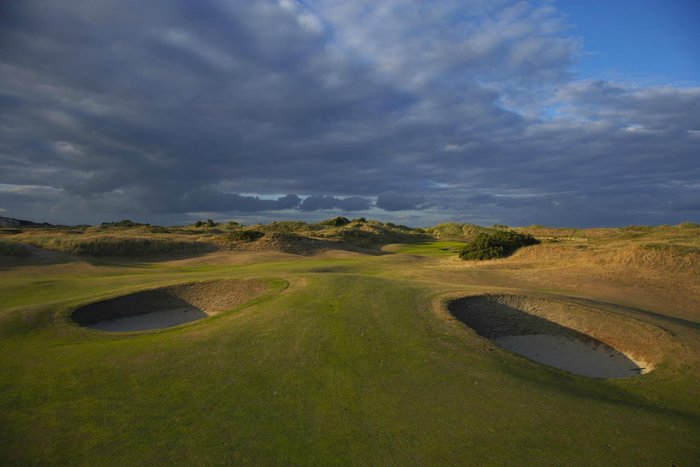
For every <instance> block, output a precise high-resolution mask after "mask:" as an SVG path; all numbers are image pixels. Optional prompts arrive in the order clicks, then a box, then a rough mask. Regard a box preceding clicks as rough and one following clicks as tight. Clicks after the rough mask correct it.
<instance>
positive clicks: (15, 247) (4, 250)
mask: <svg viewBox="0 0 700 467" xmlns="http://www.w3.org/2000/svg"><path fill="white" fill-rule="evenodd" d="M29 255H31V252H30V251H29V248H27V247H26V246H24V245H21V244H19V243H14V242H6V241H3V240H0V256H15V257H25V256H29Z"/></svg>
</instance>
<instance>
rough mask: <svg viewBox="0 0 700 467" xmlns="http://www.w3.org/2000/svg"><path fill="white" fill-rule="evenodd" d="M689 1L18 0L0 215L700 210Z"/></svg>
mask: <svg viewBox="0 0 700 467" xmlns="http://www.w3.org/2000/svg"><path fill="white" fill-rule="evenodd" d="M699 43H700V3H698V2H696V1H694V0H672V1H671V0H666V1H660V0H635V1H631V0H616V1H604V0H559V1H555V0H551V1H545V0H531V1H528V0H524V1H513V0H426V1H417V0H386V1H384V0H353V1H337V0H305V1H293V0H279V1H277V0H275V1H273V0H260V1H255V2H251V1H242V0H198V1H194V0H149V1H148V2H143V1H136V0H71V1H70V2H68V1H66V0H62V1H58V0H3V1H2V2H0V216H7V217H16V218H21V219H31V220H35V221H47V222H52V223H61V224H96V223H100V222H106V221H114V220H119V219H124V218H129V219H132V220H135V221H140V222H149V223H152V224H161V225H171V224H185V223H190V222H193V221H195V220H197V219H206V218H212V219H215V220H217V221H227V220H236V221H239V222H243V223H255V222H270V221H272V220H283V219H300V220H306V221H316V220H319V219H323V218H328V217H333V216H337V215H344V216H348V217H360V216H362V217H366V218H373V219H379V220H384V221H392V222H398V223H402V224H407V225H412V226H426V225H432V224H435V223H438V222H447V221H455V222H471V223H476V224H481V225H490V224H494V223H498V224H506V225H513V226H517V225H530V224H542V225H550V226H577V227H589V226H621V225H631V224H675V223H678V222H682V221H686V220H690V221H696V222H697V221H700V52H699V50H700V48H699V47H697V44H699Z"/></svg>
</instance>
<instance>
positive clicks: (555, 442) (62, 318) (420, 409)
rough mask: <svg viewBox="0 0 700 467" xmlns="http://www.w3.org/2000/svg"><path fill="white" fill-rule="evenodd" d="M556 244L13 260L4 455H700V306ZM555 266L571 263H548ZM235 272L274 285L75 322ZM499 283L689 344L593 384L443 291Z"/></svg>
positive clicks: (1, 343) (4, 285)
mask: <svg viewBox="0 0 700 467" xmlns="http://www.w3.org/2000/svg"><path fill="white" fill-rule="evenodd" d="M613 237H614V236H612V237H611V236H610V235H607V236H605V237H604V238H605V240H604V241H601V242H600V243H597V244H596V245H598V246H596V247H595V248H600V249H601V250H602V251H603V253H601V254H609V252H608V250H605V248H606V245H609V244H611V243H615V242H623V243H624V242H625V240H624V239H618V238H613ZM562 242H564V243H561V242H555V243H545V244H543V245H539V246H536V247H528V248H525V249H524V250H523V251H522V252H518V253H516V254H515V255H514V256H513V257H511V258H508V259H504V260H497V261H495V262H491V263H486V262H485V263H480V262H477V263H472V262H463V261H460V260H458V259H456V258H455V253H454V252H453V251H454V250H456V249H458V248H459V246H460V245H462V243H461V242H456V241H455V242H439V241H438V242H427V243H423V244H412V245H399V246H395V247H392V248H388V249H389V250H391V251H393V254H385V255H382V256H358V255H356V256H347V257H342V256H341V257H332V256H325V257H324V256H317V257H293V256H290V255H279V256H278V257H275V259H270V257H267V256H265V257H263V256H261V258H264V260H263V259H261V260H260V261H259V262H258V261H255V260H252V261H250V262H247V263H241V264H237V263H235V262H230V261H229V258H231V261H233V259H235V258H236V257H237V256H236V255H239V253H230V254H229V255H230V257H229V256H225V257H221V256H212V257H211V259H210V260H206V258H204V259H203V260H200V259H197V261H195V260H192V261H187V260H177V261H160V262H158V263H154V262H133V261H127V260H124V261H121V262H114V261H112V262H106V261H98V260H95V261H91V262H90V263H86V262H79V261H77V262H69V263H55V264H54V263H52V264H46V265H43V264H40V265H37V264H34V263H27V264H22V263H19V264H18V263H16V262H12V263H8V265H7V266H6V267H4V268H3V267H0V368H2V371H1V372H0V445H2V449H0V463H1V464H3V465H12V464H19V465H26V464H82V465H105V464H106V465H136V464H138V465H174V464H179V465H182V464H217V465H220V464H255V465H270V464H285V465H287V464H302V465H309V464H311V465H320V464H321V465H328V464H342V465H351V464H352V465H357V464H374V465H376V464H386V465H406V464H410V465H415V464H433V465H434V464H444V465H464V464H490V465H494V464H496V465H523V464H535V465H542V464H559V465H561V464H564V465H574V464H591V465H604V464H605V465H658V464H661V465H663V464H666V465H668V464H670V463H671V462H676V463H677V464H679V465H692V464H693V463H694V462H696V461H697V459H698V458H700V448H698V444H697V440H698V439H700V407H698V405H697V400H700V374H698V371H697V362H698V360H699V359H698V353H699V352H700V316H698V314H697V308H695V307H694V305H692V304H688V305H684V304H683V303H678V304H675V305H673V306H672V307H670V308H669V309H663V308H662V307H661V306H656V305H655V303H656V302H653V301H651V302H650V303H651V304H650V305H648V306H649V307H648V308H634V309H633V308H627V307H626V306H627V305H628V304H629V303H628V302H629V301H633V299H632V298H630V296H631V295H632V296H634V295H635V294H637V293H640V294H642V293H643V291H644V290H648V289H650V288H649V287H648V286H647V283H646V282H644V281H646V280H650V281H653V280H655V279H654V276H650V277H651V278H649V277H647V276H646V274H647V272H644V271H646V269H640V271H641V272H639V273H630V274H632V277H633V278H634V280H635V281H636V282H637V285H630V284H628V283H627V282H625V281H624V278H616V279H614V280H611V279H609V278H608V277H607V276H606V275H605V274H606V271H605V270H604V269H606V268H602V269H603V270H599V269H601V268H598V269H595V268H587V267H584V264H587V263H585V262H584V259H582V258H579V259H578V260H577V261H580V263H576V262H574V265H575V266H574V267H573V268H569V269H567V267H566V265H565V264H564V263H562V262H561V261H560V260H557V259H556V254H554V253H552V252H551V251H550V250H551V249H555V250H556V251H559V250H561V249H562V248H564V249H566V248H569V247H568V246H567V245H568V244H567V243H566V242H568V240H562ZM572 242H574V243H575V241H572ZM644 242H646V240H642V243H644ZM686 243H689V244H692V243H693V241H692V240H688V241H687V242H686ZM615 244H619V243H615ZM624 244H625V245H627V243H624ZM588 247H591V244H590V243H589V244H588ZM571 249H572V250H571V251H581V254H582V255H588V254H592V253H591V252H590V251H589V250H587V249H586V250H580V249H578V248H577V247H576V245H571ZM537 252H539V253H537ZM652 253H654V254H661V253H668V252H666V251H665V250H664V251H661V252H660V251H658V250H653V251H652ZM536 254H540V255H542V257H543V258H544V259H541V260H540V259H537V258H535V255H536ZM596 254H597V253H596ZM684 254H685V253H684ZM253 258H254V257H253ZM557 261H559V262H557ZM615 264H617V263H615ZM635 264H636V263H635ZM0 266H1V265H0ZM640 267H641V266H640ZM552 268H559V270H560V271H561V272H562V275H561V277H563V279H558V278H557V277H559V276H556V277H552V276H548V275H547V274H548V273H549V272H551V271H552ZM613 272H614V271H613ZM567 274H568V275H567ZM688 274H693V273H692V271H691V272H688ZM239 277H240V278H263V279H265V280H266V281H267V282H268V284H269V286H270V291H269V292H268V293H267V294H265V295H264V296H262V297H260V298H258V299H255V300H253V301H252V302H250V303H248V304H244V305H242V306H241V307H239V308H237V309H234V310H231V311H230V312H227V313H224V314H221V315H218V316H216V317H213V318H208V319H205V320H201V321H198V322H195V323H192V324H188V325H184V326H181V327H177V328H172V329H168V330H162V331H155V332H143V333H127V334H107V333H102V332H99V331H92V330H88V329H83V328H80V327H77V326H76V325H74V324H72V323H71V322H70V320H69V318H68V315H69V312H70V310H71V309H73V308H74V307H76V306H77V305H79V304H82V303H87V302H90V301H93V300H97V299H100V298H103V297H107V296H113V295H116V294H123V293H128V292H132V291H135V290H140V289H143V288H147V287H155V286H160V285H167V284H174V283H180V282H188V281H194V280H208V279H215V278H239ZM679 277H681V276H679ZM691 277H695V276H691ZM572 281H573V283H574V284H575V285H573V286H572V285H571V282H572ZM599 281H600V282H602V281H606V283H607V285H608V288H607V289H605V290H602V291H601V290H599V289H598V283H599ZM689 284H690V282H685V279H682V278H681V279H678V280H677V281H675V283H673V284H668V286H667V287H668V288H667V289H665V290H652V291H651V292H647V293H653V294H654V296H655V297H657V299H658V302H659V303H666V302H667V299H668V298H669V297H671V296H674V295H678V294H679V291H684V290H685V291H687V292H690V293H692V289H691V285H689ZM504 287H507V288H508V290H522V291H525V292H534V291H539V292H542V291H549V292H553V293H557V294H563V295H573V294H574V293H576V294H577V295H579V296H585V297H588V298H590V299H601V300H602V299H605V300H606V301H607V302H610V303H611V305H609V308H610V310H612V311H614V312H619V313H621V314H625V315H627V316H631V317H634V319H640V320H642V321H645V322H647V323H650V324H654V325H656V326H660V327H662V328H664V329H666V330H667V331H668V332H669V333H670V334H672V335H673V339H674V342H676V343H677V345H676V346H675V347H672V348H669V349H668V350H667V352H668V355H667V360H666V362H665V363H664V364H662V365H661V366H660V367H659V368H658V369H657V370H656V371H654V372H652V373H651V374H649V375H646V376H643V377H637V378H631V379H626V380H609V381H603V380H593V379H588V378H583V377H578V376H574V375H570V374H567V373H563V372H560V371H557V370H554V369H550V368H547V367H543V366H541V365H538V364H535V363H532V362H530V361H528V360H525V359H523V358H521V357H518V356H515V355H512V354H509V353H507V352H505V351H502V350H500V349H498V348H496V347H494V346H493V345H491V344H489V343H488V341H485V340H484V339H482V338H481V337H479V336H477V335H476V334H475V333H473V332H471V331H469V330H468V329H466V328H465V327H464V326H462V325H461V324H459V323H456V322H454V321H453V320H449V319H447V318H446V316H445V315H444V313H442V312H440V311H439V309H436V306H435V304H436V303H437V302H438V301H439V297H440V296H441V295H442V294H445V293H457V292H459V291H464V292H466V291H471V292H473V291H481V290H483V291H493V290H498V291H500V290H504ZM674 287H675V288H674ZM640 296H641V295H640ZM696 299H697V296H695V300H696ZM616 303H620V304H624V305H626V306H625V307H619V306H617V305H615V304H616ZM695 303H697V301H695Z"/></svg>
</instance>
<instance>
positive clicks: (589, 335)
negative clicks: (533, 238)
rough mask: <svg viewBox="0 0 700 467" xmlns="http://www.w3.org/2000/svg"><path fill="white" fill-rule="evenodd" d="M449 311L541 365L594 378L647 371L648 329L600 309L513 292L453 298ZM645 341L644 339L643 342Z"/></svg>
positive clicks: (618, 376)
mask: <svg viewBox="0 0 700 467" xmlns="http://www.w3.org/2000/svg"><path fill="white" fill-rule="evenodd" d="M448 309H449V311H450V313H452V315H453V316H454V317H456V318H457V319H459V320H460V321H462V322H463V323H464V324H466V325H467V326H469V327H471V328H472V329H474V330H475V331H476V332H477V333H478V334H479V335H481V336H483V337H486V338H489V339H491V340H492V341H493V342H495V343H496V344H497V345H499V346H500V347H502V348H505V349H507V350H510V351H512V352H515V353H517V354H520V355H523V356H525V357H527V358H529V359H531V360H534V361H536V362H539V363H543V364H545V365H549V366H552V367H555V368H559V369H560V370H564V371H568V372H570V373H575V374H578V375H582V376H588V377H593V378H624V377H629V376H634V375H638V374H642V373H646V372H648V371H650V370H651V368H652V365H651V363H650V358H649V357H648V356H644V357H642V356H641V355H640V350H642V349H643V344H642V343H643V341H644V340H645V339H648V338H649V336H648V335H647V334H648V333H649V330H648V329H646V328H645V327H644V326H643V325H641V324H640V323H634V322H629V321H628V320H626V319H622V318H621V317H615V316H611V315H610V314H609V313H605V312H603V311H600V310H596V309H593V308H590V307H586V306H581V305H575V304H572V303H568V302H563V301H561V302H560V301H557V300H551V299H544V298H535V297H526V296H518V295H477V296H468V297H463V298H459V299H457V300H453V301H452V302H450V303H449V305H448ZM647 342H649V341H647Z"/></svg>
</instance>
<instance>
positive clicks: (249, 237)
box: [226, 230, 265, 242]
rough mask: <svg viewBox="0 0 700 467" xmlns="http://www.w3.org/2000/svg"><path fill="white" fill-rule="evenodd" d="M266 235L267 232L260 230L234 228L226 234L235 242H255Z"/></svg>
mask: <svg viewBox="0 0 700 467" xmlns="http://www.w3.org/2000/svg"><path fill="white" fill-rule="evenodd" d="M264 236H265V233H263V232H260V231H259V230H234V231H233V232H229V233H227V234H226V238H228V239H229V240H233V241H235V242H254V241H255V240H257V239H259V238H262V237H264Z"/></svg>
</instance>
